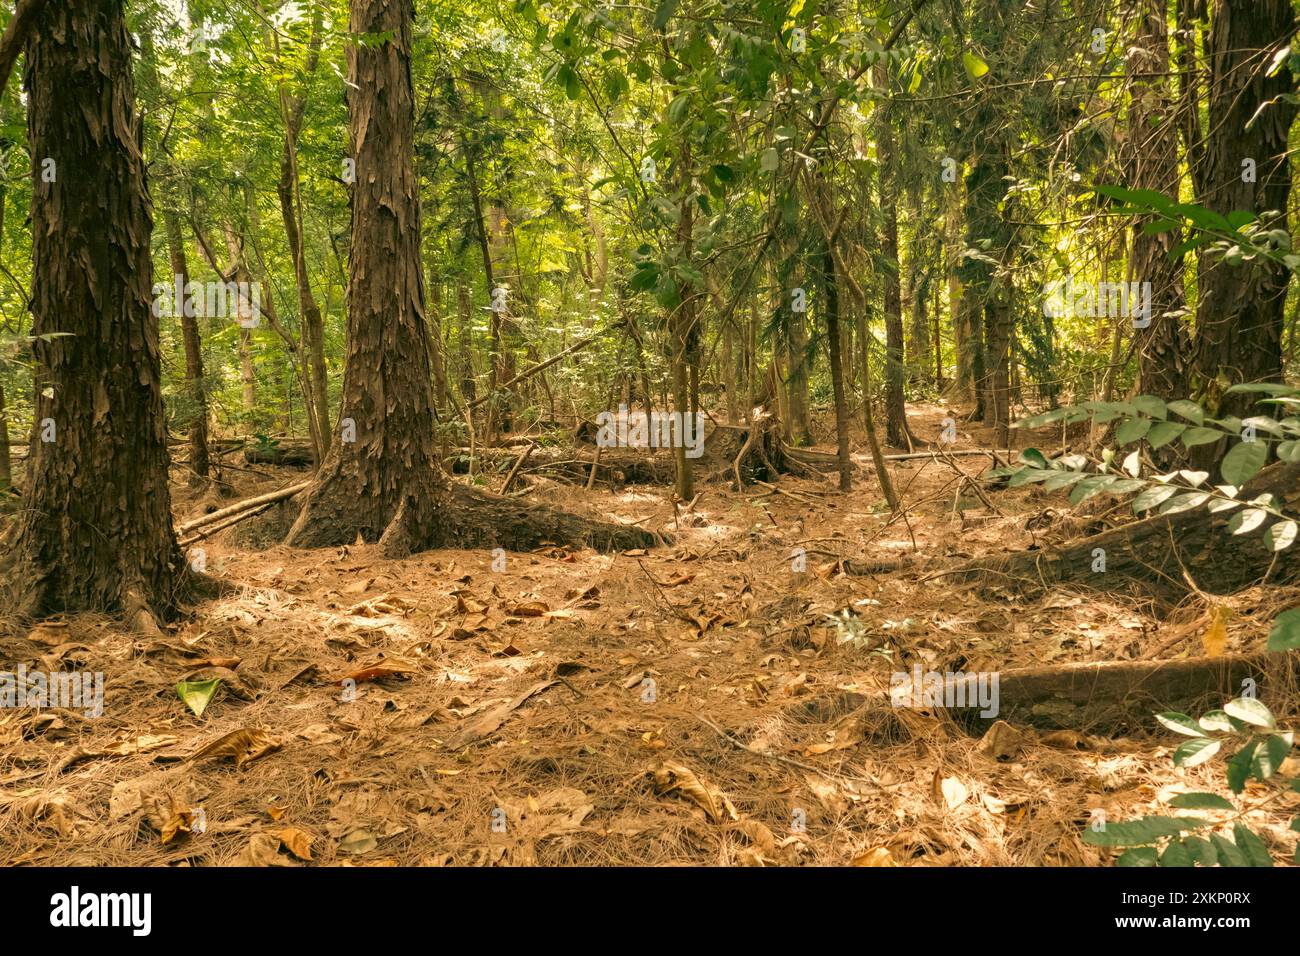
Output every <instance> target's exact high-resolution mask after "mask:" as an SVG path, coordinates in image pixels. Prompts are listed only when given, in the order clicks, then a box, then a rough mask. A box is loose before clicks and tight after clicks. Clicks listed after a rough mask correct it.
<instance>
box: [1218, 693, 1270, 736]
mask: <svg viewBox="0 0 1300 956" xmlns="http://www.w3.org/2000/svg"><path fill="white" fill-rule="evenodd" d="M1223 710H1224V712H1225V713H1226V714H1227V715H1228V716H1229V717H1236V718H1237V719H1238V720H1241V721H1244V722H1245V723H1248V724H1253V725H1254V726H1256V727H1263V728H1264V729H1265V730H1272V729H1273V728H1274V727H1276V726H1277V720H1275V719H1274V717H1273V714H1272V712H1271V711H1270V710H1269V709H1268V708H1267V707H1265V706H1264V705H1263V703H1262V702H1260V700H1259V699H1258V698H1255V697H1238V698H1237V699H1236V700H1230V701H1228V702H1227V703H1226V704H1224V705H1223Z"/></svg>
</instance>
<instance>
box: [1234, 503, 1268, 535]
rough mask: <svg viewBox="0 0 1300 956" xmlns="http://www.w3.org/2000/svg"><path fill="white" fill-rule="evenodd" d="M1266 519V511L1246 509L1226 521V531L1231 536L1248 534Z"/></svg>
mask: <svg viewBox="0 0 1300 956" xmlns="http://www.w3.org/2000/svg"><path fill="white" fill-rule="evenodd" d="M1267 518H1268V512H1267V511H1260V510H1259V509H1258V508H1248V509H1246V510H1245V511H1238V512H1237V513H1236V514H1235V515H1233V516H1232V517H1231V518H1230V519H1228V531H1229V532H1231V533H1232V534H1250V532H1252V531H1254V530H1255V529H1256V528H1258V527H1259V526H1260V525H1262V524H1263V523H1264V522H1265V520H1267Z"/></svg>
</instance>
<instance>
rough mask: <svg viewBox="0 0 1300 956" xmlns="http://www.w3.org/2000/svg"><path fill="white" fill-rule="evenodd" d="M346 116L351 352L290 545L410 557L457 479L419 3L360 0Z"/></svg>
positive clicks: (434, 529)
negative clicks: (437, 298) (372, 37)
mask: <svg viewBox="0 0 1300 956" xmlns="http://www.w3.org/2000/svg"><path fill="white" fill-rule="evenodd" d="M351 9H352V15H351V27H350V29H351V31H352V32H353V33H354V34H361V33H366V34H379V33H389V34H390V37H389V38H388V39H387V40H385V41H384V42H383V43H379V44H373V45H372V44H360V43H352V44H349V45H348V49H347V60H348V93H347V99H348V119H349V132H350V137H351V138H350V142H351V149H352V157H353V159H354V160H355V162H356V183H355V184H354V186H353V196H352V251H351V257H350V273H351V275H350V281H349V286H348V303H349V309H348V355H347V365H346V368H345V371H344V377H343V402H342V407H341V411H340V416H339V435H338V440H336V441H334V442H332V444H331V446H330V449H329V452H328V453H327V454H326V457H325V460H324V461H323V462H322V463H321V467H320V471H319V472H318V473H317V480H316V483H315V484H314V485H313V486H312V487H311V488H310V489H309V490H308V492H307V496H306V500H305V502H304V503H303V508H302V511H301V513H300V514H299V515H298V519H297V520H296V521H295V522H294V525H293V527H292V528H291V529H290V530H289V534H288V537H287V539H286V543H287V544H290V545H296V546H299V547H328V546H336V545H342V544H350V543H352V542H353V541H354V540H355V539H356V538H357V536H358V535H360V536H361V538H362V539H363V540H365V541H367V542H374V541H378V542H379V543H380V545H381V547H382V549H383V551H384V553H385V554H386V555H389V556H404V555H406V554H409V553H410V552H411V551H413V550H416V549H419V548H423V547H427V546H428V545H429V544H430V542H433V541H436V540H443V539H445V538H446V537H448V532H449V531H450V528H449V517H450V515H449V506H450V502H451V486H450V482H449V481H448V480H447V477H446V475H445V474H444V473H443V471H442V469H441V468H440V467H439V465H438V460H437V454H436V451H435V449H434V419H433V390H432V387H431V384H430V382H431V373H430V367H429V339H428V329H427V326H426V320H425V305H424V274H423V270H422V269H421V265H420V201H419V182H418V179H417V177H416V173H415V164H414V158H415V140H414V132H413V125H414V104H413V100H412V87H411V31H412V25H413V20H414V0H396V2H393V0H353V2H352V8H351Z"/></svg>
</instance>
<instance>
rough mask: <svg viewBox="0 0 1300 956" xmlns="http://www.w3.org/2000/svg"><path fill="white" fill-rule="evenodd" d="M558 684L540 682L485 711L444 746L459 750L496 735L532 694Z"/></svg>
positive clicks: (554, 682)
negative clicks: (512, 698) (499, 728)
mask: <svg viewBox="0 0 1300 956" xmlns="http://www.w3.org/2000/svg"><path fill="white" fill-rule="evenodd" d="M558 683H559V681H555V680H544V681H540V682H539V683H536V684H534V685H533V686H532V687H530V688H528V690H526V691H524V692H523V693H522V694H520V695H519V696H518V697H516V698H515V699H514V700H508V701H506V702H505V703H504V704H498V705H497V706H496V707H493V708H492V709H491V710H489V711H485V712H484V713H482V714H480V715H479V716H478V717H475V718H474V719H473V720H472V721H470V722H469V723H467V724H466V725H465V726H464V727H462V728H461V729H460V730H458V731H456V733H454V734H452V735H451V736H450V737H448V738H447V741H446V744H445V746H446V747H447V748H448V749H449V750H459V749H460V748H461V747H466V746H468V745H469V744H472V743H474V742H475V741H476V740H481V739H483V738H484V737H486V736H488V735H489V734H493V733H496V730H497V728H498V727H500V726H501V725H502V724H504V723H505V722H506V720H507V719H508V718H509V717H510V715H511V714H512V713H514V712H515V711H516V710H517V709H518V708H519V707H521V706H522V705H523V704H524V702H525V701H527V700H528V698H530V697H532V696H533V695H534V694H540V693H541V692H542V691H544V690H546V689H547V688H548V687H554V686H555V685H556V684H558Z"/></svg>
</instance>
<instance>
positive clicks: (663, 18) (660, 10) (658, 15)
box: [654, 0, 677, 30]
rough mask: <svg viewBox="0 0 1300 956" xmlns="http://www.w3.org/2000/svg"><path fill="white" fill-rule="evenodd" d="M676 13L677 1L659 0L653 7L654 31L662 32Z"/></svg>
mask: <svg viewBox="0 0 1300 956" xmlns="http://www.w3.org/2000/svg"><path fill="white" fill-rule="evenodd" d="M676 12H677V0H659V5H658V6H657V7H655V18H654V27H655V29H656V30H662V29H663V28H664V27H666V26H668V21H669V20H671V19H672V17H673V14H674V13H676Z"/></svg>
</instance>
